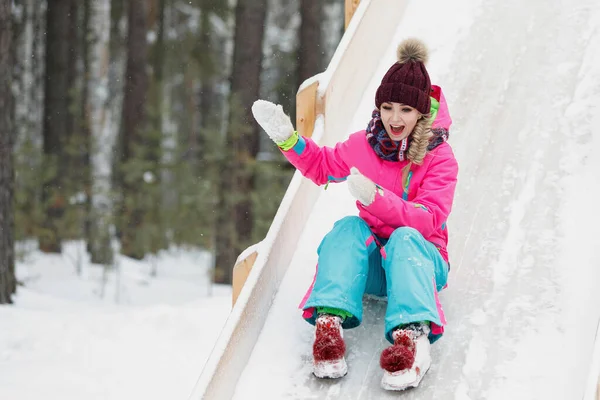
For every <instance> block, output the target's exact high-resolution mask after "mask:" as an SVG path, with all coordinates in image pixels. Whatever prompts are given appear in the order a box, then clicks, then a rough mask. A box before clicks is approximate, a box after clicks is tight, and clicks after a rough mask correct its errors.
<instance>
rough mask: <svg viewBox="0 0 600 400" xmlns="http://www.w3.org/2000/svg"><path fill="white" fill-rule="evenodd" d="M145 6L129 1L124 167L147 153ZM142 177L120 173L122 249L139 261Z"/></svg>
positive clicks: (142, 0) (141, 253) (137, 0)
mask: <svg viewBox="0 0 600 400" xmlns="http://www.w3.org/2000/svg"><path fill="white" fill-rule="evenodd" d="M146 3H147V1H146V0H129V8H128V35H127V66H126V71H125V97H124V99H123V113H122V120H121V162H122V164H121V167H124V168H126V167H125V166H126V165H127V164H128V163H131V162H135V161H134V160H135V159H136V157H138V156H140V152H141V151H142V150H144V151H146V150H148V149H147V148H144V146H143V145H144V140H145V138H144V134H145V132H144V130H145V128H146V126H145V124H146V118H147V116H146V98H147V96H148V74H147V71H146V68H147V61H148V44H147V42H146V34H147V28H146V24H147V13H146ZM130 165H131V164H130ZM142 175H143V174H142V173H139V171H137V172H136V171H132V170H128V171H121V173H120V184H121V185H122V196H123V201H122V206H121V219H120V229H121V249H122V253H123V254H125V255H127V256H130V257H134V258H138V259H141V258H143V257H144V250H143V248H142V247H141V246H139V241H138V240H137V239H138V238H137V236H138V235H141V234H142V233H143V232H142V229H143V225H144V209H143V208H142V207H141V205H140V203H139V201H138V199H139V196H138V194H139V192H140V189H141V187H142V184H143V182H144V181H143V176H142Z"/></svg>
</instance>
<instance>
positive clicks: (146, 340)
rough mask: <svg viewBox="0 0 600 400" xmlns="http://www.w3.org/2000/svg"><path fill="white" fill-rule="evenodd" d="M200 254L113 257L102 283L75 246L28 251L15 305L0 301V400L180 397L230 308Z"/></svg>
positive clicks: (227, 289)
mask: <svg viewBox="0 0 600 400" xmlns="http://www.w3.org/2000/svg"><path fill="white" fill-rule="evenodd" d="M77 260H81V264H80V265H82V271H81V275H78V273H77V265H78V261H77ZM210 261H211V258H210V255H209V254H208V253H206V252H202V251H190V250H181V249H179V250H175V249H174V250H170V251H165V252H162V253H161V254H160V255H159V256H158V257H156V258H155V259H149V260H144V261H143V262H140V261H135V260H132V259H128V258H125V257H119V264H118V265H119V270H120V274H115V273H114V272H110V273H109V274H108V275H107V276H106V279H105V281H106V284H105V285H103V284H102V282H103V273H102V270H103V269H102V266H100V265H90V264H89V261H88V259H87V256H85V252H84V251H83V244H82V243H68V244H67V246H65V250H64V254H63V255H44V254H42V253H40V252H37V251H34V252H31V253H29V254H28V255H27V256H26V257H25V259H24V260H23V261H21V262H19V263H18V264H17V277H18V279H19V281H21V282H23V284H24V286H20V287H19V288H18V293H17V296H16V297H15V298H14V300H15V304H14V305H12V306H1V307H0V399H2V400H8V399H10V400H33V399H40V398H48V399H61V400H71V399H73V400H75V399H77V400H81V399H86V400H96V399H111V400H119V399H123V400H125V399H127V400H129V399H138V398H143V399H147V400H149V399H157V400H159V399H160V400H164V399H184V398H187V396H188V395H189V393H190V391H191V390H192V387H193V385H194V383H195V381H196V379H197V377H198V374H199V373H200V371H201V370H202V367H203V365H204V363H205V362H206V359H207V358H208V356H209V354H210V351H211V349H212V346H213V344H214V342H215V340H216V338H217V337H218V335H219V333H220V330H221V328H222V326H223V325H224V323H225V320H226V319H227V316H228V315H229V311H230V309H231V288H230V287H229V286H223V285H212V284H210V283H209V282H210V280H209V275H208V272H209V265H210ZM154 266H155V267H156V271H157V273H156V276H155V277H152V276H151V273H152V270H153V269H154ZM117 288H118V290H117Z"/></svg>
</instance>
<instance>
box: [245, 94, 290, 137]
mask: <svg viewBox="0 0 600 400" xmlns="http://www.w3.org/2000/svg"><path fill="white" fill-rule="evenodd" d="M252 114H253V115H254V119H255V120H256V122H258V124H259V125H260V126H261V127H262V128H263V129H264V130H265V132H267V135H269V137H270V138H271V139H272V140H273V141H274V142H275V143H276V144H280V143H283V142H285V141H286V140H288V139H289V138H290V137H292V135H293V134H294V125H292V121H290V117H288V116H287V115H286V114H285V113H284V112H283V108H282V107H281V105H279V104H277V105H275V104H273V103H271V102H270V101H265V100H256V101H255V102H254V104H253V105H252Z"/></svg>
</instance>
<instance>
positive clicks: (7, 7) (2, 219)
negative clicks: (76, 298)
mask: <svg viewBox="0 0 600 400" xmlns="http://www.w3.org/2000/svg"><path fill="white" fill-rule="evenodd" d="M11 4H12V0H0V304H4V303H11V295H12V294H13V293H15V291H16V280H15V256H14V254H15V253H14V217H13V194H14V179H15V177H14V169H13V143H14V127H13V122H12V116H13V98H12V97H13V95H12V87H11V83H12V57H11V39H12V30H11Z"/></svg>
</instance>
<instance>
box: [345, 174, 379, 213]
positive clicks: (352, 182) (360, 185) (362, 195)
mask: <svg viewBox="0 0 600 400" xmlns="http://www.w3.org/2000/svg"><path fill="white" fill-rule="evenodd" d="M347 182H348V190H350V193H351V194H352V196H354V197H355V198H356V200H358V201H360V202H361V203H363V204H364V205H365V206H370V205H371V203H372V202H373V201H374V200H375V191H376V190H377V186H376V185H375V184H374V183H373V181H371V180H370V179H369V178H367V177H366V176H364V175H363V174H361V173H360V171H359V170H358V169H356V168H355V167H352V168H351V169H350V176H349V177H348V181H347Z"/></svg>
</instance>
